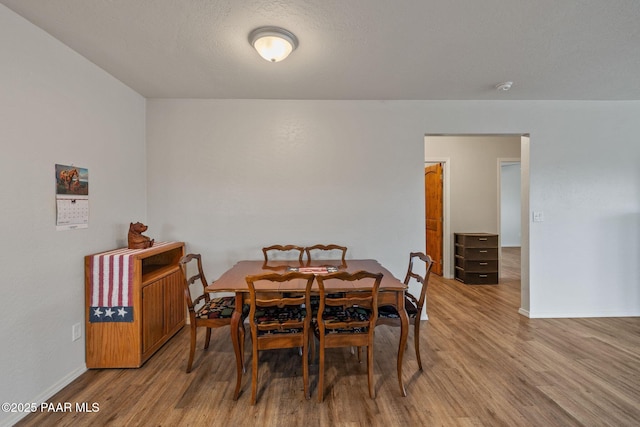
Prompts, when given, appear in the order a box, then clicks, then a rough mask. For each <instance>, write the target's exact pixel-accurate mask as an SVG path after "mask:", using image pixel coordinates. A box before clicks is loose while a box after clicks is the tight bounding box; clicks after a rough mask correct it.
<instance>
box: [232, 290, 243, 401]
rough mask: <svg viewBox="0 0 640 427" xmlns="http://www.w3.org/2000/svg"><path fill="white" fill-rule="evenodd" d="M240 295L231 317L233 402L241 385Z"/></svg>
mask: <svg viewBox="0 0 640 427" xmlns="http://www.w3.org/2000/svg"><path fill="white" fill-rule="evenodd" d="M242 300H243V298H242V294H241V293H240V292H238V293H237V294H236V309H235V310H234V311H233V314H232V315H231V326H230V328H229V329H230V332H231V342H232V343H233V352H234V353H235V355H236V389H235V391H234V392H233V400H238V396H239V395H240V385H241V384H242V369H243V366H242V365H243V363H242V354H241V352H240V327H241V325H240V320H241V319H242V315H241V313H242V303H243V301H242Z"/></svg>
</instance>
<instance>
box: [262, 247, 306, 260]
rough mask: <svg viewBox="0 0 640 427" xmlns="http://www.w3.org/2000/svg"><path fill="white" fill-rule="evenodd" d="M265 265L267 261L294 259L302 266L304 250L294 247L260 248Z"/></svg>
mask: <svg viewBox="0 0 640 427" xmlns="http://www.w3.org/2000/svg"><path fill="white" fill-rule="evenodd" d="M262 254H263V255H264V262H265V264H266V263H268V262H269V261H287V260H291V259H292V257H295V258H293V259H295V260H296V261H298V263H299V264H302V257H303V255H304V248H303V247H302V246H296V245H271V246H267V247H265V248H262Z"/></svg>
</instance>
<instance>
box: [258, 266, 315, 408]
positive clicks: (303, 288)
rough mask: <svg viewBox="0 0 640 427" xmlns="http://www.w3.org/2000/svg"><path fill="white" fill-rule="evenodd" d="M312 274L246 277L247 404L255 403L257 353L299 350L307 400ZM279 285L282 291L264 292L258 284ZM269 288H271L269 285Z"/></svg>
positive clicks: (273, 274)
mask: <svg viewBox="0 0 640 427" xmlns="http://www.w3.org/2000/svg"><path fill="white" fill-rule="evenodd" d="M314 278H315V276H314V275H313V274H303V273H296V272H294V273H286V274H275V273H272V274H264V275H256V276H247V278H246V281H247V286H248V287H249V307H250V309H249V326H250V329H251V341H252V369H253V371H252V374H251V404H252V405H254V404H255V403H256V395H257V388H258V356H259V351H260V350H271V349H276V348H302V381H303V385H304V395H305V398H306V399H308V398H309V360H308V357H309V356H308V354H309V336H310V334H309V332H310V329H311V311H310V310H309V311H307V307H310V306H311V304H310V292H311V286H312V285H313V280H314ZM265 281H268V282H279V283H281V285H280V286H279V288H280V289H282V290H287V291H291V293H283V292H273V291H272V292H264V291H261V290H260V282H265ZM269 288H271V289H273V285H270V286H269Z"/></svg>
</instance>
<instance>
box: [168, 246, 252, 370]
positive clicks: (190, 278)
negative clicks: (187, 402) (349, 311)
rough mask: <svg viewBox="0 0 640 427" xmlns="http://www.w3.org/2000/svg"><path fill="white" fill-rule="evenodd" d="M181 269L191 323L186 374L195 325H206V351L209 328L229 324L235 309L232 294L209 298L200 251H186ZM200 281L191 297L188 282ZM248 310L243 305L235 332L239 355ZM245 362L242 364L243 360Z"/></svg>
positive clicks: (191, 359) (189, 283) (189, 362)
mask: <svg viewBox="0 0 640 427" xmlns="http://www.w3.org/2000/svg"><path fill="white" fill-rule="evenodd" d="M179 265H180V270H181V271H182V276H183V278H184V297H185V301H186V303H187V308H188V310H189V322H190V326H191V347H190V349H189V361H188V363H187V373H189V372H191V367H192V365H193V356H194V354H195V350H196V338H197V333H196V332H197V329H198V328H207V335H206V339H205V343H204V348H205V350H206V349H208V348H209V342H210V341H211V328H219V327H222V326H227V325H230V324H231V316H232V314H233V311H234V310H235V297H233V296H224V297H217V298H212V297H211V295H209V293H208V292H206V291H205V287H206V286H207V285H208V284H209V283H208V282H207V279H206V277H205V275H204V271H203V270H202V257H201V256H200V254H188V255H185V256H183V257H182V258H181V259H180V262H179ZM196 282H200V284H201V286H202V289H201V290H200V291H199V292H201V293H200V294H199V296H198V297H197V298H196V299H192V298H191V285H193V284H194V283H196ZM248 312H249V306H248V305H244V306H243V307H242V321H241V322H240V328H239V330H238V334H240V349H241V354H243V353H244V336H245V330H244V319H245V318H246V317H247V314H248ZM243 364H244V363H243Z"/></svg>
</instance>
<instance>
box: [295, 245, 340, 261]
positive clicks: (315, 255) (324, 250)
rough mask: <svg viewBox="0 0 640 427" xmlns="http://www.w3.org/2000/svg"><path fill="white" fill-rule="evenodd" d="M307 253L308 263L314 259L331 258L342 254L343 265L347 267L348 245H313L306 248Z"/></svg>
mask: <svg viewBox="0 0 640 427" xmlns="http://www.w3.org/2000/svg"><path fill="white" fill-rule="evenodd" d="M304 251H305V252H306V254H307V263H309V264H311V263H312V261H317V260H331V259H333V258H334V256H335V255H339V256H340V261H341V265H340V266H341V267H346V265H347V263H346V261H345V257H346V255H347V247H346V246H340V245H334V244H330V245H313V246H307V247H306V248H304Z"/></svg>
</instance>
